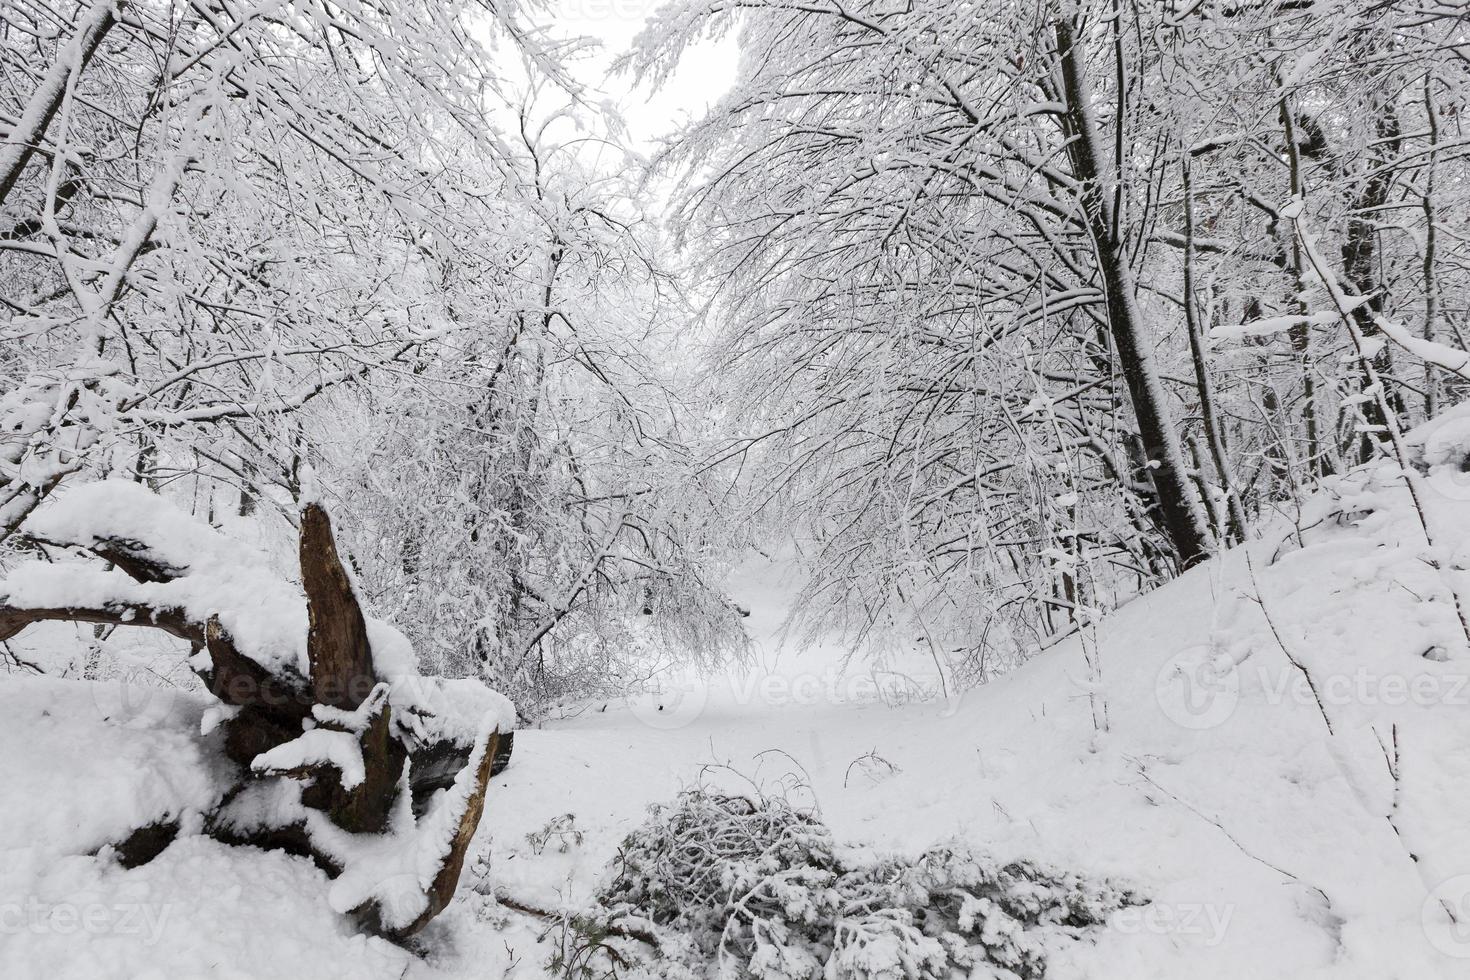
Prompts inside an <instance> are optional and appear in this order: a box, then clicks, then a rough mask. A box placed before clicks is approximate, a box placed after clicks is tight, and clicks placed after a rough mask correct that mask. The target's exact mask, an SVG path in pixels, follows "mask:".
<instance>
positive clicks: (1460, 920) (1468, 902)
mask: <svg viewBox="0 0 1470 980" xmlns="http://www.w3.org/2000/svg"><path fill="white" fill-rule="evenodd" d="M1419 922H1420V924H1421V925H1422V926H1423V928H1424V935H1425V936H1426V937H1427V938H1428V939H1429V944H1430V945H1431V946H1433V947H1434V948H1435V949H1437V950H1439V951H1440V952H1441V953H1443V954H1444V955H1446V956H1450V957H1453V958H1455V959H1458V960H1470V875H1456V876H1455V877H1453V878H1449V879H1446V880H1445V881H1442V882H1440V883H1439V886H1438V887H1437V888H1435V889H1434V890H1433V891H1432V892H1430V893H1429V897H1428V898H1426V899H1425V900H1424V905H1423V907H1422V908H1420V910H1419Z"/></svg>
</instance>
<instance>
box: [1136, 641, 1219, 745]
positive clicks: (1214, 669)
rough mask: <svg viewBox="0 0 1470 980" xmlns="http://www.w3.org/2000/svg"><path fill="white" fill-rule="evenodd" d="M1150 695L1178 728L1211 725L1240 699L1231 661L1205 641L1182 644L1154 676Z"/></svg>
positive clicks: (1215, 724)
mask: <svg viewBox="0 0 1470 980" xmlns="http://www.w3.org/2000/svg"><path fill="white" fill-rule="evenodd" d="M1154 699H1155V700H1156V701H1157V702H1158V705H1159V708H1160V709H1161V710H1162V711H1163V712H1164V715H1165V716H1166V717H1167V718H1168V719H1169V720H1170V721H1172V722H1174V723H1175V724H1176V725H1179V726H1180V727H1181V728H1188V729H1192V730H1194V731H1200V730H1203V729H1207V728H1215V727H1217V726H1219V725H1223V724H1224V723H1225V722H1226V721H1228V720H1229V719H1230V716H1231V715H1233V714H1234V713H1235V707H1236V705H1237V704H1239V703H1240V673H1239V671H1238V670H1237V668H1236V666H1235V662H1234V661H1232V660H1231V659H1230V658H1229V657H1227V656H1225V655H1224V654H1222V653H1219V652H1217V651H1216V650H1214V649H1213V648H1212V647H1210V646H1209V645H1207V644H1196V645H1195V646H1190V647H1186V648H1184V649H1183V650H1181V651H1179V652H1178V653H1176V654H1175V655H1174V656H1172V657H1170V658H1169V659H1168V661H1167V662H1165V664H1164V666H1163V668H1162V669H1161V670H1160V671H1159V673H1158V676H1157V677H1155V678H1154Z"/></svg>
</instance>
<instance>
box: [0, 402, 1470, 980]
mask: <svg viewBox="0 0 1470 980" xmlns="http://www.w3.org/2000/svg"><path fill="white" fill-rule="evenodd" d="M1449 424H1451V425H1454V424H1459V425H1462V426H1463V423H1454V422H1453V421H1452V422H1451V423H1449ZM1446 431H1447V432H1451V433H1452V432H1453V430H1446ZM1462 434H1463V433H1462ZM1452 441H1453V443H1454V444H1455V445H1460V444H1463V442H1464V440H1462V439H1459V437H1458V436H1456V437H1455V438H1454V439H1453V440H1452ZM1430 442H1431V446H1430V449H1431V452H1430V454H1429V455H1430V457H1431V459H1433V458H1434V455H1433V450H1434V445H1433V437H1432V436H1431V438H1430ZM1447 452H1448V450H1447ZM1444 462H1445V464H1446V465H1444V466H1442V467H1440V469H1439V470H1437V471H1436V472H1434V473H1433V474H1431V476H1430V477H1429V479H1428V480H1427V481H1426V487H1427V489H1428V490H1429V491H1430V493H1429V494H1428V498H1429V499H1428V500H1427V501H1426V502H1427V505H1428V510H1429V512H1430V518H1431V521H1432V523H1433V531H1434V534H1435V536H1436V539H1437V541H1438V542H1439V544H1440V548H1439V549H1438V550H1437V551H1436V552H1434V553H1433V554H1432V557H1433V558H1434V559H1435V560H1436V561H1437V563H1438V564H1439V565H1440V566H1442V567H1441V568H1438V569H1437V568H1435V567H1432V566H1431V565H1430V564H1428V563H1427V562H1426V561H1424V560H1422V555H1423V553H1424V547H1423V537H1422V532H1421V531H1420V529H1419V525H1418V523H1417V520H1418V519H1417V517H1416V516H1415V513H1414V511H1413V510H1412V509H1411V508H1410V507H1409V506H1408V505H1407V498H1406V495H1405V494H1404V493H1403V491H1402V489H1401V484H1399V483H1398V482H1397V481H1396V480H1395V479H1394V478H1393V477H1392V475H1391V472H1390V470H1389V469H1382V470H1379V471H1368V472H1364V471H1359V472H1357V473H1354V474H1351V475H1349V476H1348V477H1345V478H1343V479H1341V480H1339V481H1336V482H1334V483H1332V484H1330V485H1329V486H1328V487H1327V488H1325V489H1324V491H1323V492H1321V493H1319V494H1317V495H1316V496H1315V497H1314V498H1313V499H1312V500H1311V501H1310V502H1309V505H1308V506H1307V507H1305V508H1304V509H1303V511H1302V512H1301V513H1300V514H1290V515H1283V517H1282V518H1281V520H1280V521H1278V522H1277V523H1276V524H1275V525H1274V526H1273V527H1272V528H1271V530H1270V533H1268V534H1266V535H1265V536H1264V537H1262V539H1261V540H1259V541H1257V542H1255V543H1254V544H1253V545H1252V546H1251V547H1250V548H1248V549H1243V550H1237V551H1235V552H1232V553H1231V554H1230V555H1228V556H1227V557H1226V558H1225V559H1223V560H1220V561H1217V562H1213V563H1210V564H1208V565H1206V566H1203V567H1200V568H1197V569H1195V570H1194V571H1192V572H1190V573H1188V574H1186V575H1185V576H1183V577H1182V578H1181V579H1179V580H1178V581H1176V582H1174V583H1172V584H1170V585H1168V586H1167V587H1165V588H1162V589H1160V590H1158V591H1157V592H1155V593H1153V594H1151V595H1148V596H1145V597H1144V598H1142V599H1139V600H1136V601H1134V602H1132V603H1130V604H1128V605H1127V606H1125V607H1124V608H1122V609H1121V610H1119V611H1118V612H1116V613H1115V614H1113V615H1111V616H1109V617H1108V618H1107V619H1105V620H1104V621H1103V622H1102V624H1101V625H1100V626H1098V627H1097V628H1096V629H1095V630H1089V631H1087V633H1086V634H1084V635H1083V636H1081V637H1074V638H1073V639H1071V640H1069V641H1066V642H1064V643H1062V644H1060V645H1058V646H1056V647H1054V648H1053V649H1051V650H1049V651H1047V652H1045V653H1043V654H1041V655H1039V656H1037V657H1035V658H1034V659H1033V660H1032V661H1030V662H1029V663H1028V664H1027V665H1026V666H1024V667H1023V668H1021V669H1019V670H1017V671H1015V672H1014V673H1012V674H1010V675H1008V676H1005V677H1003V678H1001V679H999V680H997V681H995V682H993V683H991V684H989V685H986V686H984V687H982V688H980V689H977V690H972V691H969V692H967V693H965V694H964V695H963V696H962V697H959V698H956V699H952V700H950V701H933V700H930V701H906V699H905V697H904V692H905V691H906V690H911V689H914V688H918V687H923V686H926V681H925V679H924V678H923V677H921V676H914V677H911V678H909V679H897V680H896V679H895V678H897V675H881V676H878V677H877V678H876V679H874V678H873V677H872V676H871V675H866V674H863V673H862V671H861V668H858V669H856V670H854V671H850V672H847V673H844V672H842V670H841V669H840V662H841V659H842V654H843V651H842V649H841V648H840V647H838V646H836V645H827V646H819V647H817V648H815V649H812V650H808V651H806V652H796V651H792V650H789V649H782V648H781V646H780V644H779V643H778V642H777V640H776V639H775V636H776V625H777V623H778V622H779V619H780V615H781V613H782V611H783V608H784V599H783V596H784V595H785V594H786V592H787V589H788V586H787V585H786V584H784V583H783V581H782V577H781V567H780V566H778V565H764V566H763V565H761V564H756V565H752V566H751V567H749V568H747V569H746V571H745V572H744V574H743V575H742V577H741V580H740V581H739V582H737V583H736V592H737V594H738V597H739V598H741V599H742V600H743V601H744V602H746V603H749V604H751V605H752V606H753V607H754V609H755V615H754V616H753V617H752V620H751V622H752V630H753V632H754V633H755V634H757V639H758V640H759V642H760V645H761V646H760V656H759V657H758V658H757V659H758V661H759V666H758V667H757V668H755V669H753V670H750V671H747V672H742V673H735V674H731V675H729V676H721V677H716V678H713V679H709V680H705V681H699V682H695V681H689V682H687V683H675V682H671V683H670V684H669V686H668V690H666V691H665V692H664V693H663V694H662V695H661V696H658V697H652V696H650V697H644V698H641V699H636V700H634V701H632V702H631V703H615V704H609V705H605V706H603V705H592V706H590V707H589V708H588V709H587V710H585V711H584V712H582V713H580V714H578V715H577V716H575V717H572V718H568V719H564V720H562V721H559V722H557V723H554V724H550V725H547V726H546V727H545V728H543V729H541V730H532V731H525V732H523V733H521V734H520V735H519V736H518V737H517V741H516V757H515V761H514V763H513V764H512V766H511V768H510V769H509V770H507V771H506V772H505V773H504V774H503V775H501V776H499V777H497V778H496V780H495V781H494V782H493V783H492V786H491V791H490V795H489V799H488V801H487V808H486V815H485V818H484V822H483V823H482V825H481V829H480V833H479V836H478V838H477V841H476V844H475V849H474V853H473V854H472V858H473V860H472V861H471V863H470V864H469V865H467V867H466V871H465V874H464V877H463V878H462V880H461V888H460V893H459V896H458V898H457V900H456V902H455V904H454V905H452V906H451V907H450V909H449V910H447V911H446V912H445V913H444V914H443V915H442V916H441V917H440V918H439V919H437V920H436V921H435V922H434V923H432V924H431V925H430V926H429V928H428V929H427V930H426V931H425V933H423V934H422V936H421V939H422V944H421V945H422V947H423V949H424V950H426V951H427V952H426V953H425V954H423V955H414V954H410V953H409V952H406V951H404V950H401V949H399V948H397V947H395V946H392V945H390V944H388V943H386V942H384V941H381V940H376V939H366V938H363V937H361V936H358V935H355V934H354V932H353V931H352V929H351V928H350V927H349V925H348V924H347V922H346V921H345V920H344V919H343V918H342V917H340V916H337V915H335V914H334V913H332V912H331V911H330V908H329V906H328V903H327V899H326V893H327V889H328V885H329V883H328V881H327V880H326V878H325V877H324V876H323V875H322V874H321V873H320V872H318V871H317V870H316V869H315V868H314V867H313V866H312V865H311V864H310V863H309V862H307V861H305V860H301V859H296V858H291V857H287V856H285V855H282V854H279V853H265V852H261V851H256V850H252V849H247V848H228V847H224V846H222V845H219V844H216V843H213V842H211V841H209V840H206V839H202V838H198V837H194V838H185V839H183V840H180V841H179V842H177V843H175V844H174V845H172V846H171V847H170V848H169V849H168V850H166V851H165V852H164V853H163V854H162V855H161V856H160V857H159V858H157V859H155V860H154V861H152V862H151V863H149V864H147V865H144V866H143V867H140V868H137V869H134V870H123V869H121V868H120V867H118V866H117V865H116V864H115V863H114V862H113V860H112V858H111V856H110V855H109V854H108V853H107V852H106V851H105V850H104V851H103V852H102V853H101V854H94V853H93V852H95V851H96V849H97V848H99V847H102V846H103V845H105V843H106V842H107V841H109V840H114V839H116V838H117V837H118V835H119V834H120V833H122V832H124V831H125V830H126V829H128V828H130V827H136V826H139V825H141V824H144V823H147V822H149V821H150V820H152V819H160V818H163V817H171V818H180V817H182V818H183V823H184V826H185V828H186V829H187V828H188V826H189V821H188V815H189V813H191V812H194V811H197V810H198V809H201V808H205V807H208V806H209V805H210V804H211V803H212V802H213V801H214V799H215V798H216V796H217V794H218V793H219V791H220V784H216V783H214V782H212V781H211V780H210V779H209V778H207V776H201V775H200V774H201V773H208V772H209V769H210V763H209V759H208V757H207V756H208V753H209V752H210V751H211V747H210V745H209V744H208V743H207V742H206V743H203V744H202V745H201V743H200V742H199V741H198V740H197V739H195V738H194V737H192V734H191V733H192V732H193V731H197V730H198V729H197V726H198V724H199V719H200V714H201V711H202V710H203V705H202V703H201V702H199V701H197V700H195V699H193V698H191V697H189V696H186V695H181V694H175V695H171V696H163V695H159V696H158V697H153V698H149V697H146V696H139V695H138V694H136V692H133V693H129V689H123V688H121V687H119V686H118V685H115V684H100V683H99V684H89V683H84V682H78V681H63V680H54V679H35V678H29V679H28V678H24V677H22V676H19V675H10V676H6V677H4V678H3V679H0V846H3V849H0V977H6V978H11V977H23V978H29V977H38V978H39V977H88V978H91V977H103V976H117V977H139V976H142V977H159V978H165V977H167V978H178V977H204V976H208V977H231V978H234V977H241V978H243V977H262V978H263V977H275V976H287V975H289V976H302V977H338V976H340V977H385V978H397V977H410V978H412V977H418V978H424V980H429V978H449V977H455V978H457V977H465V978H469V977H475V978H493V977H499V976H509V977H520V978H535V977H539V976H542V975H543V973H542V970H543V967H544V965H545V963H546V961H547V959H548V956H549V954H550V952H551V951H550V949H549V942H550V940H547V941H541V936H542V935H543V934H544V933H546V931H547V930H546V926H545V923H544V922H542V921H540V920H538V919H534V918H531V917H528V916H525V915H522V914H520V913H514V912H510V911H507V910H506V909H505V908H504V907H501V906H498V905H497V903H496V902H495V901H494V899H493V898H492V897H491V896H493V895H495V894H497V893H498V894H500V895H502V896H506V897H509V898H511V899H513V900H515V901H516V902H517V903H519V904H523V905H533V906H537V907H540V908H545V909H559V908H568V909H575V908H577V907H579V906H581V905H583V904H585V903H586V902H587V900H588V898H589V895H590V894H591V891H592V889H593V888H594V887H595V884H596V882H597V878H598V875H599V873H600V871H601V869H602V868H603V866H604V864H605V863H606V862H607V861H608V860H609V859H610V858H611V857H613V855H614V854H615V852H616V847H617V845H618V843H619V841H620V840H621V839H622V837H623V836H624V835H625V834H626V833H627V832H628V831H629V830H630V829H632V828H633V827H634V826H635V825H637V824H638V823H639V822H640V821H641V819H642V817H643V815H644V811H645V809H646V807H647V806H648V805H649V804H651V803H655V802H661V801H667V800H670V799H671V798H672V797H673V795H674V794H675V792H676V791H677V790H678V789H679V788H680V787H681V786H684V785H687V784H689V783H691V782H693V781H697V780H701V779H705V780H717V781H732V780H740V779H744V778H749V779H751V780H754V781H756V782H757V783H759V784H761V785H763V786H765V787H767V788H774V787H778V786H781V785H784V786H785V792H787V793H790V794H801V795H803V797H804V798H807V799H811V800H814V801H815V803H816V804H817V806H818V807H819V808H820V811H821V814H822V816H823V818H824V819H825V820H826V821H827V823H828V824H829V825H830V826H831V827H832V828H833V831H834V833H835V834H836V835H837V837H838V838H839V839H842V840H847V841H851V842H854V843H866V844H870V845H872V846H874V847H877V848H880V849H891V850H895V851H902V852H918V851H920V850H922V849H924V848H925V847H928V846H930V845H931V844H934V843H936V842H939V841H942V840H945V839H948V838H954V837H960V838H965V839H967V840H969V841H970V842H972V843H973V844H976V845H978V846H980V847H983V848H986V849H989V850H991V851H993V852H994V853H996V854H997V855H999V856H1001V857H1020V856H1025V857H1032V858H1038V859H1041V860H1044V861H1047V862H1050V863H1054V864H1057V865H1060V866H1063V867H1066V868H1069V869H1072V870H1078V871H1086V872H1092V873H1096V874H1105V875H1109V876H1113V877H1116V878H1119V879H1122V880H1125V881H1127V882H1130V883H1132V884H1134V885H1136V886H1137V887H1138V888H1139V889H1141V890H1142V891H1143V892H1144V893H1145V894H1146V895H1147V896H1148V897H1149V898H1151V900H1152V901H1151V904H1149V905H1148V906H1145V907H1143V908H1141V909H1129V910H1124V911H1123V912H1120V913H1119V914H1118V915H1117V917H1115V919H1114V920H1113V922H1112V923H1111V924H1110V926H1109V927H1108V928H1106V929H1104V930H1101V931H1099V932H1097V933H1095V934H1094V936H1093V938H1092V940H1088V941H1082V942H1075V943H1071V944H1070V945H1067V946H1064V947H1062V948H1060V949H1059V950H1058V951H1056V952H1054V953H1053V955H1052V967H1051V971H1050V972H1049V974H1048V976H1051V977H1055V978H1069V977H1107V978H1118V980H1123V978H1127V980H1135V978H1144V977H1168V978H1179V977H1190V978H1191V980H1195V978H1206V977H1219V978H1224V980H1240V978H1247V977H1249V978H1273V977H1282V978H1286V977H1291V978H1302V977H1349V978H1350V977H1363V978H1391V977H1401V978H1433V977H1447V978H1452V977H1464V976H1470V931H1467V929H1466V927H1464V926H1462V927H1458V928H1457V927H1454V926H1452V925H1451V924H1450V919H1449V913H1448V912H1447V909H1448V910H1451V911H1454V912H1455V913H1456V914H1457V915H1458V917H1459V918H1460V920H1461V922H1462V923H1470V824H1467V821H1470V686H1467V683H1466V680H1467V678H1470V654H1467V652H1466V649H1465V640H1464V637H1463V635H1462V634H1461V632H1460V626H1459V624H1458V622H1457V619H1456V615H1455V606H1454V602H1453V599H1452V595H1451V592H1450V591H1449V590H1450V588H1451V587H1452V586H1455V587H1460V588H1461V589H1462V590H1463V591H1464V592H1465V593H1466V594H1467V595H1470V583H1467V582H1465V576H1464V574H1463V573H1460V572H1453V571H1450V570H1449V569H1451V568H1453V567H1454V566H1455V565H1456V564H1459V563H1462V559H1465V558H1466V557H1470V550H1467V551H1466V553H1465V554H1457V553H1456V552H1457V547H1456V546H1446V543H1457V542H1462V541H1470V537H1467V531H1470V502H1467V501H1470V491H1467V486H1466V485H1465V484H1464V483H1462V482H1460V470H1459V461H1458V459H1457V458H1456V459H1450V458H1449V457H1446V458H1445V460H1444ZM1466 548H1467V549H1470V545H1467V546H1466ZM1089 650H1090V651H1092V656H1087V655H1086V654H1087V652H1088V651H1089ZM1089 661H1091V662H1093V663H1095V664H1098V665H1100V674H1099V672H1098V671H1095V670H1093V669H1091V668H1090V667H1089V666H1088V664H1089ZM919 670H921V666H916V667H915V672H918V671H919ZM711 767H713V768H711Z"/></svg>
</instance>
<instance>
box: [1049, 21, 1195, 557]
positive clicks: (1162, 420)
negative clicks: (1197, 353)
mask: <svg viewBox="0 0 1470 980" xmlns="http://www.w3.org/2000/svg"><path fill="white" fill-rule="evenodd" d="M1053 27H1054V29H1055V32H1056V40H1057V55H1058V57H1059V58H1060V61H1061V68H1062V79H1063V92H1064V97H1065V100H1066V110H1065V114H1064V119H1065V126H1066V130H1067V136H1068V137H1069V138H1070V142H1069V145H1068V151H1069V157H1070V160H1071V164H1072V176H1074V177H1075V178H1076V179H1077V181H1078V183H1079V184H1080V185H1081V189H1080V191H1079V196H1080V199H1081V204H1082V210H1083V213H1084V215H1085V217H1086V221H1087V230H1088V233H1089V235H1090V237H1091V239H1092V244H1093V249H1094V251H1095V253H1096V255H1097V264H1098V270H1099V271H1100V272H1101V273H1102V278H1103V283H1104V287H1105V289H1106V292H1107V313H1108V328H1109V332H1110V335H1111V338H1110V339H1111V340H1112V343H1113V349H1114V350H1115V351H1116V353H1117V356H1118V362H1119V365H1120V366H1121V368H1122V370H1123V379H1124V381H1125V382H1126V383H1127V385H1128V395H1129V398H1130V400H1131V401H1132V403H1133V414H1134V417H1135V418H1136V419H1137V421H1138V430H1139V434H1140V435H1141V436H1142V438H1143V440H1144V446H1145V449H1146V451H1147V457H1148V459H1147V464H1146V465H1147V467H1148V469H1149V476H1150V477H1151V479H1152V481H1153V484H1154V487H1155V488H1156V489H1157V491H1158V499H1159V509H1160V512H1161V514H1162V517H1163V525H1164V529H1165V532H1166V533H1167V534H1168V536H1169V543H1170V544H1171V545H1172V547H1173V549H1174V554H1175V556H1176V557H1177V558H1178V560H1179V563H1180V564H1181V565H1183V566H1184V567H1186V568H1188V567H1189V566H1191V565H1194V564H1197V563H1199V562H1200V561H1202V560H1204V559H1205V558H1207V557H1209V555H1210V550H1211V548H1210V538H1209V530H1208V528H1207V527H1206V524H1205V520H1204V517H1203V515H1202V514H1201V513H1200V507H1199V504H1198V502H1197V501H1196V499H1195V496H1194V489H1193V488H1192V487H1191V486H1190V484H1189V476H1188V473H1187V472H1186V470H1185V466H1184V452H1183V449H1182V447H1181V445H1180V442H1179V436H1178V434H1177V433H1176V432H1175V431H1174V426H1173V419H1172V418H1171V417H1170V413H1169V409H1168V405H1167V404H1166V402H1165V398H1164V390H1163V386H1162V385H1161V384H1160V382H1159V376H1158V371H1157V370H1156V369H1155V367H1154V363H1153V355H1152V352H1151V349H1150V345H1151V343H1152V341H1151V340H1150V338H1149V337H1148V335H1147V330H1146V328H1145V326H1144V323H1143V316H1142V313H1141V311H1140V310H1139V308H1138V297H1137V294H1136V292H1135V286H1134V280H1133V270H1132V268H1131V267H1130V266H1129V264H1128V256H1127V254H1126V246H1125V241H1126V236H1125V235H1123V234H1122V233H1121V229H1119V228H1118V227H1117V224H1116V222H1117V218H1118V215H1117V213H1116V210H1115V207H1114V204H1113V201H1112V196H1111V194H1112V187H1110V186H1109V185H1110V184H1111V181H1109V180H1108V176H1107V174H1106V173H1105V172H1104V166H1105V164H1104V163H1103V159H1104V157H1103V154H1102V153H1101V151H1100V147H1099V145H1098V132H1097V123H1096V120H1095V119H1094V117H1093V110H1092V95H1091V93H1090V91H1089V89H1088V82H1087V68H1086V65H1085V63H1084V62H1085V59H1084V56H1083V52H1082V49H1081V47H1080V45H1079V44H1078V43H1077V40H1076V36H1075V25H1074V24H1073V22H1072V21H1071V20H1069V19H1067V18H1059V19H1057V20H1056V21H1055V22H1054V24H1053Z"/></svg>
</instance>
